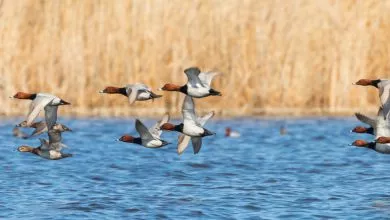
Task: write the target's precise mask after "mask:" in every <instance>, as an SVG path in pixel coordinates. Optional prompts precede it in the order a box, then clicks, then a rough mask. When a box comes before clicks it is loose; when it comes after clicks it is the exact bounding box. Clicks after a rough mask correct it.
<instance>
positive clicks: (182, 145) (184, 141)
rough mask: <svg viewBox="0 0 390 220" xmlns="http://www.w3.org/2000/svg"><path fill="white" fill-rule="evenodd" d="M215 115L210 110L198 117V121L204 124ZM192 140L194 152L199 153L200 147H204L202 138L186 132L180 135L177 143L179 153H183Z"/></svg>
mask: <svg viewBox="0 0 390 220" xmlns="http://www.w3.org/2000/svg"><path fill="white" fill-rule="evenodd" d="M213 116H214V112H209V113H208V114H206V115H204V116H203V117H198V118H197V122H198V123H199V125H201V126H204V125H205V124H206V123H207V121H208V120H209V119H211V118H212V117H213ZM190 140H191V141H192V148H193V149H194V154H197V153H199V151H200V148H201V147H202V139H199V138H198V137H190V136H188V135H185V134H180V135H179V141H178V145H177V153H178V154H179V155H181V154H182V153H183V152H184V150H185V149H186V148H187V146H188V144H189V143H190Z"/></svg>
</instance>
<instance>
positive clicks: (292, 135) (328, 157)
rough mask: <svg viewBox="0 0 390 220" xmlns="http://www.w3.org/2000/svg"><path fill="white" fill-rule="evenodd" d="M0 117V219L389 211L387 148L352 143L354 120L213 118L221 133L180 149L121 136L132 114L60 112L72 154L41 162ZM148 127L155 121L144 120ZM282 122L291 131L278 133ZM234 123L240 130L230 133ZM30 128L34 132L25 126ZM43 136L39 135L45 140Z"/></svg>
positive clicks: (130, 127) (367, 215)
mask: <svg viewBox="0 0 390 220" xmlns="http://www.w3.org/2000/svg"><path fill="white" fill-rule="evenodd" d="M20 120H21V119H20V118H19V119H7V120H4V119H3V120H1V121H0V141H1V145H0V146H1V154H0V166H1V172H0V195H1V196H0V219H114V218H117V219H334V218H337V219H383V218H388V216H389V215H390V172H389V170H390V155H383V154H378V153H376V152H375V151H372V150H369V149H358V148H355V147H351V146H348V144H350V143H351V142H352V141H353V140H355V139H357V138H362V139H367V140H372V139H373V137H372V136H369V135H357V134H351V133H350V132H349V130H350V129H352V127H354V126H355V125H358V124H359V123H358V122H357V120H356V119H353V118H345V119H342V118H341V119H340V118H310V119H287V120H261V119H252V118H242V119H235V120H213V121H211V122H209V123H208V125H207V126H206V127H207V128H209V129H210V130H212V131H215V132H217V135H216V136H214V137H207V138H205V139H204V142H203V147H202V149H201V151H200V153H199V154H198V155H194V154H193V152H192V147H191V146H189V148H188V149H187V150H186V151H185V152H184V154H183V155H181V156H178V155H177V153H176V140H177V133H164V134H163V137H164V138H163V139H165V140H167V141H169V142H171V143H173V144H170V145H168V146H166V147H164V148H160V149H147V148H143V147H141V146H138V145H134V144H127V143H122V142H116V141H115V139H117V138H119V137H120V136H121V135H122V134H125V133H130V134H135V130H134V120H133V119H63V120H60V122H63V123H64V124H66V125H68V126H69V127H70V128H72V129H73V130H74V132H73V133H64V134H63V138H64V142H65V143H66V144H67V145H68V146H69V148H67V149H65V151H66V152H69V153H73V154H74V156H73V157H71V158H66V159H63V160H58V161H50V160H45V159H42V158H40V157H37V156H35V155H32V154H27V153H20V152H18V151H16V148H17V146H19V145H22V144H23V145H26V144H27V145H31V146H38V145H39V140H38V139H37V138H33V139H28V140H23V139H18V138H15V137H13V136H12V133H11V130H12V128H13V125H14V124H16V123H17V122H19V121H20ZM143 121H144V122H145V124H147V125H148V126H150V125H152V124H153V123H154V121H153V120H150V119H149V120H148V119H143ZM283 124H285V125H286V128H287V132H288V133H287V134H286V135H284V136H280V135H279V127H280V126H281V125H283ZM227 126H230V127H232V128H233V129H234V130H236V131H239V132H241V137H240V138H225V137H224V129H225V127H227ZM25 131H28V132H30V130H25ZM46 136H47V135H46V134H44V135H41V137H43V138H46Z"/></svg>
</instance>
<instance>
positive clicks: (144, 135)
mask: <svg viewBox="0 0 390 220" xmlns="http://www.w3.org/2000/svg"><path fill="white" fill-rule="evenodd" d="M135 129H136V130H137V132H138V133H139V135H140V137H141V139H142V141H145V142H149V141H151V140H154V139H155V138H154V137H153V135H152V134H151V133H150V132H149V130H148V128H147V127H146V126H145V125H144V124H143V123H142V122H141V121H140V120H138V119H137V120H135Z"/></svg>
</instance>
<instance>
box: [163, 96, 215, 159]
mask: <svg viewBox="0 0 390 220" xmlns="http://www.w3.org/2000/svg"><path fill="white" fill-rule="evenodd" d="M182 115H183V123H181V124H178V125H174V124H171V123H165V124H163V125H162V126H161V129H162V130H166V131H177V132H180V133H182V134H184V135H186V136H188V137H186V138H184V136H183V137H182V138H179V146H178V153H179V154H181V153H182V152H183V151H184V149H185V148H186V146H187V144H188V141H189V139H191V141H192V146H193V148H194V153H195V154H197V153H198V152H199V151H200V148H201V146H202V138H203V137H206V136H211V135H214V134H215V133H214V132H211V131H209V130H207V129H206V128H204V127H203V126H204V124H205V123H206V122H207V120H208V119H210V118H211V117H212V116H213V115H214V112H211V113H209V114H208V115H206V116H205V117H203V118H198V117H197V116H196V114H195V105H194V101H193V99H192V98H191V97H190V96H188V95H187V96H186V97H185V99H184V102H183V106H182ZM181 142H183V143H181Z"/></svg>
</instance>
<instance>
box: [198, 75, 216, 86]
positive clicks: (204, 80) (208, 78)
mask: <svg viewBox="0 0 390 220" xmlns="http://www.w3.org/2000/svg"><path fill="white" fill-rule="evenodd" d="M219 74H220V73H219V72H202V73H200V74H199V79H200V81H201V82H202V84H203V85H205V86H208V87H210V86H211V82H212V81H213V78H214V77H215V76H217V75H219Z"/></svg>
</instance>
